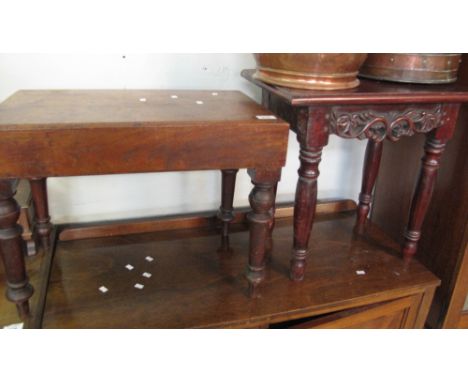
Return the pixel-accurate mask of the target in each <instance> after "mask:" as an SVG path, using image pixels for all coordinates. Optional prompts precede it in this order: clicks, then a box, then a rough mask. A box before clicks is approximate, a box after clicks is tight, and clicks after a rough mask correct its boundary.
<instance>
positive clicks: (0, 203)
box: [0, 180, 33, 319]
mask: <svg viewBox="0 0 468 382" xmlns="http://www.w3.org/2000/svg"><path fill="white" fill-rule="evenodd" d="M15 183H16V182H15V181H14V180H0V252H1V257H2V260H3V265H4V267H5V275H6V282H7V288H6V297H7V298H8V300H10V301H11V302H14V303H15V304H16V307H17V309H18V313H19V315H20V317H21V318H23V319H24V318H26V317H27V316H28V315H29V302H28V300H29V298H30V297H31V296H32V294H33V287H32V286H31V284H29V281H28V277H27V275H26V267H25V263H24V254H23V243H22V239H21V231H22V229H21V227H20V226H19V225H18V224H17V221H18V217H19V214H20V210H19V206H18V203H17V202H16V200H15V199H14V198H13V195H14V193H15V190H14V188H15Z"/></svg>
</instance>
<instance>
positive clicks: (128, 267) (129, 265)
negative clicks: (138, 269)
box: [125, 264, 134, 271]
mask: <svg viewBox="0 0 468 382" xmlns="http://www.w3.org/2000/svg"><path fill="white" fill-rule="evenodd" d="M125 268H127V269H128V270H129V271H131V270H132V269H133V268H134V266H133V265H131V264H127V265H126V266H125Z"/></svg>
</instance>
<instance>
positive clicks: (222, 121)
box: [0, 90, 288, 316]
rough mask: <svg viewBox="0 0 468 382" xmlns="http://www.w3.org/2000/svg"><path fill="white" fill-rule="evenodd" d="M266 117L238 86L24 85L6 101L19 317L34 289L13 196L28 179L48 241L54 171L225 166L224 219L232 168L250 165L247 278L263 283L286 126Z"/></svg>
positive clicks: (8, 267)
mask: <svg viewBox="0 0 468 382" xmlns="http://www.w3.org/2000/svg"><path fill="white" fill-rule="evenodd" d="M259 115H270V116H271V113H270V112H268V110H266V109H264V108H263V107H261V106H259V105H257V104H256V103H255V102H253V101H252V100H251V99H249V98H248V97H246V96H244V95H243V94H242V93H240V92H236V91H219V92H211V91H188V90H184V91H182V90H173V91H166V90H164V91H163V90H23V91H19V92H17V93H15V94H14V95H12V96H11V97H10V98H8V99H7V100H6V101H5V102H3V103H2V104H1V105H0V158H1V165H0V179H1V180H0V249H1V255H2V259H3V263H4V266H5V273H6V278H7V297H8V299H9V300H11V301H12V302H14V303H16V305H17V307H18V311H19V313H20V315H22V316H26V315H27V314H28V312H29V304H28V300H29V298H30V297H31V295H32V294H33V288H32V286H31V285H30V284H29V282H28V278H27V275H26V270H25V263H24V258H23V248H22V239H21V228H20V227H19V226H18V224H17V220H18V215H19V209H18V204H17V203H16V201H15V200H14V198H13V196H14V192H15V187H16V183H17V181H16V180H17V179H20V178H27V179H29V180H30V182H31V188H32V193H33V198H34V202H35V210H36V215H37V226H38V233H39V235H40V236H41V238H42V240H43V242H44V245H45V246H47V245H48V242H47V241H48V237H49V234H50V231H51V224H50V219H49V216H48V210H47V198H46V197H45V195H46V187H45V185H46V178H47V177H55V176H78V175H97V174H122V173H137V172H161V171H190V170H213V169H220V170H223V188H224V190H223V203H222V208H221V212H220V215H221V217H222V220H223V221H224V222H225V226H226V224H227V223H228V222H229V221H230V220H231V219H232V192H233V191H232V190H233V186H234V179H235V173H236V170H233V169H238V168H247V169H248V173H249V175H250V177H251V179H252V183H253V184H254V188H253V190H252V192H251V195H250V198H249V200H250V203H251V206H252V212H251V213H250V214H249V221H250V227H251V228H250V254H249V267H248V274H247V278H248V280H249V284H250V286H251V288H254V287H255V286H256V285H257V284H258V283H260V281H261V280H262V279H263V277H264V263H265V252H266V250H267V249H268V242H269V235H270V233H271V232H270V228H271V226H272V223H271V222H272V219H273V215H272V213H273V204H274V189H275V186H276V183H277V182H278V180H279V177H280V173H281V167H283V165H284V163H285V158H286V147H287V139H288V124H287V123H285V122H284V121H281V120H279V119H258V118H257V116H259ZM223 232H224V236H226V235H227V230H226V227H225V228H224V230H223Z"/></svg>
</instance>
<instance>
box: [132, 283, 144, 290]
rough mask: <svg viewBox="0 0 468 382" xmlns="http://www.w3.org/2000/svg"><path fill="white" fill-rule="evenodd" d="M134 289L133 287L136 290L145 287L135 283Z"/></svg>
mask: <svg viewBox="0 0 468 382" xmlns="http://www.w3.org/2000/svg"><path fill="white" fill-rule="evenodd" d="M134 287H135V288H136V289H143V288H144V287H145V286H144V285H143V284H138V283H136V284H135V285H134Z"/></svg>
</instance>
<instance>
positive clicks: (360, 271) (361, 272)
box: [356, 269, 366, 276]
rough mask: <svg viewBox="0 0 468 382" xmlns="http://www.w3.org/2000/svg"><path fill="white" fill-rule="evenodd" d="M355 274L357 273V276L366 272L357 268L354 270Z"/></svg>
mask: <svg viewBox="0 0 468 382" xmlns="http://www.w3.org/2000/svg"><path fill="white" fill-rule="evenodd" d="M356 274H357V275H359V276H363V275H365V274H366V271H363V270H362V269H359V270H357V271H356Z"/></svg>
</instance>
